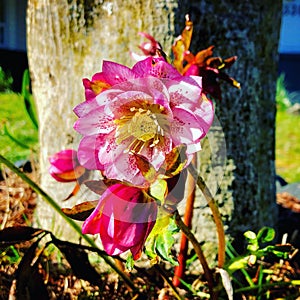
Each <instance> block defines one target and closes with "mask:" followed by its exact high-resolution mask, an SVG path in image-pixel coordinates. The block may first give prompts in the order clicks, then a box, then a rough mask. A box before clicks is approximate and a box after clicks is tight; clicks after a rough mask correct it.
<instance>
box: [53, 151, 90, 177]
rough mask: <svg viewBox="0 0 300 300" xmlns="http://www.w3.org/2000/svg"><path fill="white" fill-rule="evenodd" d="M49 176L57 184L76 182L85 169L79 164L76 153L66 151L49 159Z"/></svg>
mask: <svg viewBox="0 0 300 300" xmlns="http://www.w3.org/2000/svg"><path fill="white" fill-rule="evenodd" d="M49 162H50V164H51V166H50V168H49V173H50V175H51V176H52V177H53V178H54V179H55V180H57V181H59V182H71V181H76V180H77V179H78V178H79V177H81V176H82V175H83V174H84V173H85V171H86V169H85V168H84V167H83V166H81V165H80V164H79V161H78V159H77V151H75V150H73V149H66V150H62V151H59V152H57V153H55V154H54V155H52V156H50V157H49Z"/></svg>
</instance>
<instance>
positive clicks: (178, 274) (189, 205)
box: [173, 156, 197, 287]
mask: <svg viewBox="0 0 300 300" xmlns="http://www.w3.org/2000/svg"><path fill="white" fill-rule="evenodd" d="M192 163H193V164H194V165H196V163H197V160H196V156H194V157H193V160H192ZM186 186H187V195H188V196H187V199H186V206H185V212H184V217H183V222H184V224H185V225H186V226H187V227H188V228H189V229H190V228H191V226H192V218H193V211H194V202H195V181H194V178H193V177H192V176H191V174H188V177H187V185H186ZM187 252H188V239H187V237H186V235H185V234H182V236H181V241H180V250H179V254H178V257H177V260H178V263H179V265H178V266H177V267H175V270H174V277H173V284H174V286H177V287H178V286H179V285H180V284H181V281H180V279H183V276H184V272H185V268H186V260H187Z"/></svg>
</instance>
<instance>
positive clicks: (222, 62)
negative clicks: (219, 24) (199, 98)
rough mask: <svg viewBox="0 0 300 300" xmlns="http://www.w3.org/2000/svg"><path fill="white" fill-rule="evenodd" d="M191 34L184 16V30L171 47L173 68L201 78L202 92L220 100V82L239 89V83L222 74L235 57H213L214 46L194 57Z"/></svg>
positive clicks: (191, 28)
mask: <svg viewBox="0 0 300 300" xmlns="http://www.w3.org/2000/svg"><path fill="white" fill-rule="evenodd" d="M192 33H193V22H192V21H191V20H190V18H189V15H186V21H185V28H184V29H183V31H182V33H181V35H180V36H178V37H177V38H176V39H175V41H174V44H173V46H172V51H173V54H174V62H173V64H174V66H175V67H176V69H177V70H178V71H179V72H180V73H181V74H182V75H186V76H190V75H196V76H201V77H202V81H203V86H202V88H203V90H202V92H203V93H204V94H205V95H207V94H209V95H211V96H212V97H214V98H216V99H219V100H221V99H222V93H221V87H220V80H224V81H226V82H228V83H229V84H230V85H232V86H234V87H236V88H238V89H239V88H240V83H239V82H237V81H236V80H235V79H234V78H232V77H230V76H229V75H227V74H226V73H225V72H224V69H227V68H230V67H231V66H232V64H233V63H234V62H235V61H236V59H237V57H236V56H232V57H229V58H227V59H222V58H221V57H213V56H212V55H213V49H214V46H210V47H208V48H206V49H203V50H201V51H199V52H198V53H197V54H196V55H194V54H193V53H192V52H191V51H190V50H189V48H190V44H191V39H192Z"/></svg>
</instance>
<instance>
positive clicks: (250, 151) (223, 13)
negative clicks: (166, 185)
mask: <svg viewBox="0 0 300 300" xmlns="http://www.w3.org/2000/svg"><path fill="white" fill-rule="evenodd" d="M186 13H189V14H190V16H191V19H192V20H193V21H194V25H195V30H194V35H193V43H192V51H193V52H194V53H195V52H196V51H199V50H200V49H204V48H206V47H208V46H209V45H212V44H214V45H215V46H216V50H215V54H216V55H221V56H222V57H224V58H225V57H229V56H232V55H237V56H238V57H239V59H238V61H237V63H236V64H235V65H234V66H233V67H232V68H231V69H230V74H231V75H232V76H234V77H235V78H237V79H238V81H239V82H241V85H242V89H241V90H240V91H238V90H234V89H233V88H230V87H226V86H225V85H224V86H223V87H222V89H223V100H222V102H218V103H216V116H217V118H218V120H219V121H220V126H217V125H216V126H215V127H214V129H213V130H212V133H211V134H210V138H209V143H208V142H207V143H206V145H204V148H211V147H212V146H213V145H214V144H217V145H218V147H219V148H215V149H214V150H213V151H212V152H213V154H211V153H210V151H203V152H202V153H201V155H200V158H199V160H200V163H201V167H200V168H201V171H202V174H203V176H204V177H206V178H207V180H208V181H209V182H210V184H211V186H212V189H213V190H214V192H215V193H216V198H217V200H218V202H219V204H220V206H221V210H222V214H223V216H224V220H225V222H226V224H227V225H228V233H229V234H231V235H233V236H238V235H239V234H240V233H241V232H243V231H245V230H246V229H249V228H251V229H252V230H257V229H259V228H260V227H261V226H263V225H271V226H272V225H274V222H275V220H276V207H275V185H274V178H275V176H274V175H275V170H274V120H275V84H276V77H277V60H278V57H277V43H278V38H279V28H280V16H281V1H280V0H275V1H271V0H267V1H259V0H254V1H229V0H220V1H207V0H206V1H204V0H202V1H167V0H159V1H154V0H144V1H142V0H140V1H139V0H133V1H121V0H112V1H98V0H69V1H67V0H54V1H50V0H41V1H35V0H29V1H28V16H27V26H28V35H27V44H28V59H29V67H30V73H31V78H32V89H33V94H34V97H35V100H36V103H37V106H38V113H39V118H40V145H41V152H40V153H41V155H40V162H41V166H40V169H41V184H42V186H43V187H44V189H45V190H46V191H48V192H49V193H50V194H51V195H52V196H54V197H55V198H56V199H57V200H59V199H63V198H64V197H65V196H66V195H67V194H68V192H69V191H70V189H71V186H68V188H69V190H68V191H67V190H66V188H64V187H63V186H62V184H58V183H56V182H54V181H53V180H52V179H51V178H50V176H49V175H48V173H47V168H48V156H49V155H51V154H52V153H55V152H57V151H59V150H61V149H62V148H67V147H76V145H77V141H78V136H77V135H76V134H75V132H74V130H73V129H72V126H73V122H74V121H75V116H74V114H73V113H72V108H73V107H74V106H75V105H76V104H78V103H79V102H82V101H83V99H84V95H83V88H82V84H81V79H82V78H83V77H91V75H92V74H93V73H95V72H96V71H99V69H100V66H101V61H102V60H103V59H110V60H114V61H116V62H119V63H123V64H127V65H129V66H130V65H132V64H133V61H132V60H131V58H130V57H129V54H128V53H129V50H136V45H138V44H139V43H140V38H139V37H138V36H137V33H138V32H139V31H146V32H148V33H150V34H152V35H153V36H154V37H155V38H156V39H157V40H159V41H160V42H161V43H162V45H163V46H164V49H166V50H169V49H170V47H171V44H172V42H173V37H174V36H177V35H178V34H180V32H181V30H182V29H183V27H184V15H185V14H186ZM221 128H222V129H223V131H222V130H221ZM224 137H225V141H226V144H222V142H224ZM223 158H225V160H223ZM207 159H208V160H211V161H212V163H213V164H214V165H213V167H207V164H205V161H206V160H207ZM223 175H224V176H223ZM216 178H217V179H216ZM221 178H222V181H221V180H220V179H221ZM217 186H220V190H219V192H217V191H216V190H217ZM83 196H84V195H81V197H83ZM64 205H65V204H64ZM68 205H70V206H71V205H72V204H71V203H69V204H68ZM197 206H198V208H197V209H196V210H198V213H197V214H196V216H195V218H194V226H195V227H196V228H197V233H198V236H199V237H200V238H201V240H202V239H203V240H207V241H211V242H212V244H214V241H215V237H212V236H211V233H210V232H211V227H212V226H213V224H212V222H211V220H210V217H209V214H208V211H207V210H206V208H205V203H204V202H202V200H201V199H200V200H199V203H198V205H197ZM199 208H201V209H199ZM37 215H38V218H39V220H40V222H41V224H42V226H43V227H46V228H51V224H52V223H51V220H52V218H53V212H52V211H51V209H50V208H48V207H47V206H46V205H43V204H42V203H41V204H40V206H39V208H38V213H37ZM59 224H61V223H59V222H58V221H57V220H56V221H55V225H56V226H61V225H59Z"/></svg>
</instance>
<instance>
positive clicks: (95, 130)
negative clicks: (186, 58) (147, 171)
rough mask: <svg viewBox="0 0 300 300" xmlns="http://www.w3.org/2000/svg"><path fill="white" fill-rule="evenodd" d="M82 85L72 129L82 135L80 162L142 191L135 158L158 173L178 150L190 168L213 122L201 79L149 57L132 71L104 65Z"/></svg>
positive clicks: (144, 180)
mask: <svg viewBox="0 0 300 300" xmlns="http://www.w3.org/2000/svg"><path fill="white" fill-rule="evenodd" d="M84 82H85V84H84V85H85V87H86V90H88V93H86V95H87V96H86V101H85V102H83V103H81V104H79V105H78V106H77V107H76V108H75V109H74V111H75V113H76V114H77V116H78V117H79V119H78V120H77V121H76V123H75V125H74V128H75V129H76V130H77V131H78V132H79V133H80V134H82V135H83V138H82V140H81V142H80V145H79V148H78V159H79V162H80V164H81V165H83V166H85V167H86V168H88V169H98V170H101V171H102V172H103V174H104V175H105V176H106V177H108V178H111V179H118V180H121V181H128V182H130V183H132V184H134V185H138V186H143V185H145V184H147V182H146V179H145V177H144V176H143V174H142V173H141V171H140V168H139V165H138V164H137V161H136V159H137V156H139V157H143V158H144V159H145V160H146V161H148V162H149V163H150V164H151V165H152V166H153V167H154V169H155V170H156V171H157V172H158V173H159V172H160V168H161V167H162V166H163V165H164V163H165V159H166V155H167V154H168V153H171V152H172V150H173V149H174V148H175V147H178V146H180V145H184V146H185V149H186V153H185V155H186V157H187V163H188V162H189V161H190V160H191V157H192V155H193V153H195V152H197V151H198V150H200V140H201V139H202V138H203V137H204V136H205V135H206V133H207V131H208V129H209V127H210V125H211V123H212V120H213V107H212V104H211V102H210V101H209V100H207V99H206V98H203V99H202V97H201V79H200V77H194V76H193V77H189V76H182V75H181V74H180V73H179V72H178V71H177V70H176V69H175V68H174V67H173V66H171V65H170V64H168V63H167V62H166V61H165V60H164V59H163V58H152V57H149V58H146V59H145V60H143V61H140V62H138V63H136V64H135V65H134V66H133V68H132V69H130V68H127V67H126V66H123V65H120V64H117V63H113V62H109V61H104V63H103V68H102V72H101V73H98V74H96V75H94V76H93V78H92V81H88V80H85V81H84ZM95 86H98V87H100V88H99V89H97V88H92V89H91V88H90V87H95ZM103 87H105V88H103Z"/></svg>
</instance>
